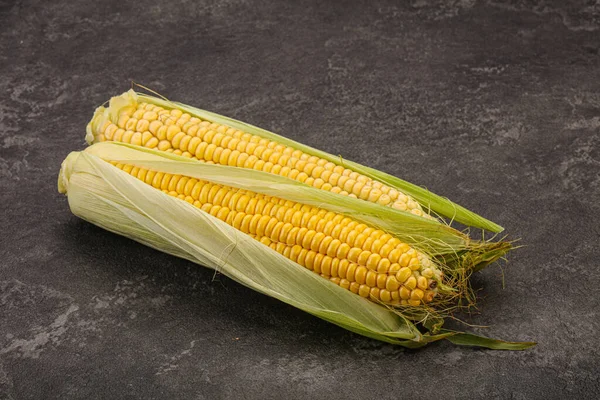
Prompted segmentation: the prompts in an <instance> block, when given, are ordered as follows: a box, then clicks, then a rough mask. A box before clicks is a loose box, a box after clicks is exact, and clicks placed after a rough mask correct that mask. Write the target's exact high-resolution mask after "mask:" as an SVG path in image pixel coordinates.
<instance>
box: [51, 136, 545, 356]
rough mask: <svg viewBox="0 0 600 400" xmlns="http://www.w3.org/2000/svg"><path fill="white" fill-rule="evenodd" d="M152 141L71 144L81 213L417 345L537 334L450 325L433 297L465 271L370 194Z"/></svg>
mask: <svg viewBox="0 0 600 400" xmlns="http://www.w3.org/2000/svg"><path fill="white" fill-rule="evenodd" d="M141 149H142V148H137V149H136V146H127V145H123V144H112V143H101V144H96V145H94V146H91V147H89V148H88V149H87V150H86V151H85V152H83V153H71V154H70V155H69V156H68V157H67V159H66V160H65V161H64V162H63V165H62V168H61V172H60V174H59V191H60V192H62V193H67V194H68V199H69V205H70V206H71V210H72V211H73V213H74V214H76V215H78V216H80V217H81V218H83V219H86V220H88V221H90V222H92V223H94V224H96V225H99V226H102V227H104V228H106V229H109V230H111V231H114V232H117V233H120V234H122V235H126V236H128V237H131V238H133V239H135V240H137V241H140V242H142V243H145V244H147V245H150V246H152V247H155V248H158V249H160V250H163V251H166V252H168V253H171V254H174V255H177V256H179V257H184V258H187V259H190V260H192V261H194V262H197V263H200V264H202V265H205V266H209V267H211V268H214V269H218V270H219V271H221V272H223V273H225V274H226V275H227V276H229V277H231V278H233V279H235V280H237V281H239V282H240V283H242V284H245V285H247V286H249V287H251V288H253V289H255V290H258V291H260V292H262V293H264V294H267V295H270V296H273V297H276V298H278V299H280V300H282V301H285V302H286V303H289V304H291V305H293V306H295V307H298V308H300V309H303V310H305V311H307V312H309V313H311V314H314V315H316V316H318V317H320V318H323V319H325V320H328V321H330V322H333V323H335V324H337V325H340V326H342V327H344V328H346V329H349V330H351V331H354V332H357V333H360V334H362V335H365V336H368V337H372V338H375V339H378V340H382V341H386V342H390V343H395V344H399V345H402V346H406V347H420V346H422V345H425V344H427V343H429V342H432V341H436V340H441V339H447V340H450V341H452V342H453V343H457V344H461V345H472V346H482V347H488V348H493V349H510V350H517V349H519V350H520V349H525V348H528V347H531V346H532V345H533V343H516V342H504V341H500V340H495V339H489V338H484V337H480V336H476V335H472V334H465V333H461V332H456V331H446V330H443V329H441V323H440V321H439V320H438V317H440V316H442V314H436V312H435V309H434V308H431V306H432V305H433V307H435V306H436V302H435V301H434V298H436V297H437V296H436V295H440V294H441V295H444V292H445V291H447V290H448V289H450V290H455V289H453V288H451V287H450V288H449V287H447V286H446V285H444V283H443V282H442V281H447V283H448V284H453V283H456V281H453V280H452V279H448V280H447V277H446V273H449V274H450V275H449V276H448V278H452V277H453V276H455V273H457V271H453V270H452V269H448V267H445V269H444V271H445V272H444V274H442V273H441V271H440V269H439V267H438V265H437V263H436V262H433V261H432V258H431V256H430V255H429V254H427V251H424V250H422V249H418V248H416V247H414V245H413V243H406V242H403V241H402V240H400V239H398V238H397V237H394V236H397V235H395V234H389V233H385V232H384V231H383V230H382V229H381V227H383V226H393V227H394V229H397V230H396V231H395V232H402V230H403V229H402V228H398V226H399V225H398V224H393V225H386V222H385V221H384V220H381V219H379V217H377V218H375V219H369V218H368V217H369V215H370V213H371V212H370V211H369V210H371V209H372V207H371V206H367V205H364V204H362V203H364V202H362V201H358V200H351V199H349V200H343V199H339V198H337V197H335V195H333V194H328V193H326V192H323V191H322V190H318V189H314V188H310V187H306V186H305V185H300V184H298V183H292V182H293V181H290V180H289V179H286V178H277V179H276V178H275V177H272V178H269V179H268V180H267V181H265V177H266V176H269V175H266V174H264V173H262V172H255V171H247V172H244V173H241V172H240V170H237V169H236V168H231V167H227V166H219V165H208V164H206V163H204V164H203V163H197V162H194V161H190V160H186V159H185V158H182V157H178V156H169V155H166V154H165V153H164V152H159V151H153V150H144V151H141ZM183 160H186V161H183ZM298 185H300V186H298ZM274 193H277V194H278V195H277V196H275V195H274ZM279 194H280V195H279ZM333 199H335V201H334V202H331V201H332V200H333ZM359 203H361V204H359ZM316 204H319V205H321V206H320V207H317V206H316ZM377 207H379V208H381V207H382V206H377ZM377 207H375V208H374V209H373V210H374V211H373V212H374V213H375V214H379V213H378V212H377V210H378V208H377ZM336 211H341V212H342V213H343V214H342V213H340V212H336ZM349 215H356V218H354V217H349ZM390 215H396V216H397V218H398V221H403V222H405V223H406V224H407V226H410V225H411V223H415V224H417V226H419V227H420V228H421V229H422V230H423V231H424V235H425V237H427V236H429V235H432V236H435V234H436V233H440V232H439V227H442V225H440V224H439V223H438V222H435V221H430V220H426V219H423V218H419V217H417V216H413V215H411V214H407V213H400V212H396V214H394V213H392V214H390ZM366 220H370V221H373V224H372V225H371V226H369V224H367V223H365V221H366ZM400 226H401V224H400ZM409 232H411V231H410V229H409ZM442 233H443V235H442V236H439V237H440V238H444V239H445V240H446V243H448V244H449V243H453V241H452V240H449V239H450V238H451V237H452V236H456V237H458V238H460V239H461V240H467V239H466V238H464V237H463V236H462V234H461V233H459V232H457V231H453V230H451V229H450V228H445V227H444V229H443V231H442ZM407 237H408V238H409V241H410V239H411V238H413V235H412V234H410V235H409V236H407ZM246 239H247V240H246ZM467 241H468V240H467ZM259 242H260V243H259ZM252 243H256V244H254V245H253V244H252ZM261 243H262V244H261ZM415 243H416V242H415ZM459 248H462V247H461V246H459V247H456V248H455V250H458V249H459ZM496 250H498V249H496V248H494V251H496ZM492 253H493V252H492ZM489 254H491V253H489ZM489 254H488V257H487V260H488V261H489V260H490V256H489ZM302 267H304V268H302ZM462 267H463V268H469V266H468V265H463V266H462ZM472 267H473V266H472V265H471V267H470V268H472ZM458 273H460V272H458ZM323 278H326V279H323ZM439 289H443V291H444V292H442V291H441V290H439ZM367 299H370V300H372V301H368V300H367ZM439 304H445V303H439ZM403 309H406V310H407V312H404V311H402V310H403ZM418 310H423V311H424V312H425V313H423V312H419V311H418ZM432 315H433V317H432V318H433V319H431V318H430V317H431V316H432ZM410 319H417V320H421V322H423V324H424V328H425V329H427V330H428V331H429V332H427V333H424V334H423V333H421V332H420V331H419V330H418V329H417V328H416V326H415V325H414V324H413V323H412V322H410ZM427 321H431V322H427Z"/></svg>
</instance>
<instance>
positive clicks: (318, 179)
mask: <svg viewBox="0 0 600 400" xmlns="http://www.w3.org/2000/svg"><path fill="white" fill-rule="evenodd" d="M171 107H172V108H166V107H161V106H159V105H156V104H153V103H150V102H145V101H140V100H138V96H137V95H136V93H135V92H133V91H130V92H127V93H125V94H123V95H121V96H118V97H115V98H113V99H111V103H110V106H109V109H108V110H107V109H105V108H104V107H100V108H98V110H96V113H95V115H94V118H93V120H92V122H91V123H90V125H89V126H88V136H87V140H88V142H89V143H90V144H92V143H96V142H103V141H116V142H123V143H130V144H133V145H137V146H144V147H148V148H150V149H157V150H160V151H166V152H170V153H173V154H177V155H182V156H184V157H188V158H194V159H197V160H200V161H203V162H208V163H216V164H221V165H229V166H234V167H241V168H251V169H255V170H258V171H264V172H269V173H272V174H277V175H281V176H284V177H288V178H290V179H294V180H297V181H299V182H303V183H305V184H308V185H311V186H314V187H316V188H318V189H323V190H329V191H331V192H334V193H339V194H342V195H347V196H350V197H355V198H360V199H362V200H365V201H370V202H374V203H377V204H381V205H385V206H390V207H393V208H395V209H398V210H404V211H410V212H412V213H413V214H416V215H419V216H426V217H429V215H428V214H426V213H424V211H423V208H422V207H421V205H420V204H419V203H418V202H416V201H415V200H414V199H413V198H411V197H410V196H407V195H406V194H404V193H402V192H401V191H398V190H396V189H394V188H392V187H390V186H388V185H385V184H383V183H381V182H379V181H377V180H373V179H371V178H370V177H368V176H365V175H363V174H360V173H358V172H356V171H353V170H352V169H351V168H348V167H344V166H343V165H340V164H339V163H334V162H331V161H328V160H326V159H323V158H321V157H318V156H314V155H310V154H308V153H306V152H304V151H302V150H300V149H298V148H295V147H292V146H287V145H284V144H282V143H280V142H278V141H275V140H270V139H267V138H265V137H262V136H259V135H256V134H251V133H247V132H244V131H242V130H239V129H235V128H232V127H230V126H227V125H224V124H220V123H217V122H211V121H209V120H206V119H204V120H203V119H200V118H198V117H196V116H192V115H191V114H190V113H188V112H184V111H182V110H181V109H179V108H177V107H176V106H175V105H171Z"/></svg>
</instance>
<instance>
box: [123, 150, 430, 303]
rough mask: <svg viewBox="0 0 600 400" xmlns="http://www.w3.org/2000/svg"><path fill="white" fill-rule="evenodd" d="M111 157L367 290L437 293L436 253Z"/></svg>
mask: <svg viewBox="0 0 600 400" xmlns="http://www.w3.org/2000/svg"><path fill="white" fill-rule="evenodd" d="M111 164H113V165H114V166H116V167H117V168H119V169H121V170H123V171H125V172H127V173H128V174H130V175H131V176H134V177H136V178H137V179H139V180H141V181H143V182H145V183H146V184H149V185H151V186H152V187H154V188H155V189H159V190H162V191H163V192H164V193H166V194H168V195H170V196H173V197H177V198H179V199H181V200H184V201H187V202H188V203H190V204H193V205H194V206H196V207H198V208H200V209H202V210H203V211H205V212H207V213H209V214H210V215H212V216H214V217H216V218H218V219H220V220H221V221H224V222H226V223H227V224H228V225H230V226H233V227H234V228H236V229H238V230H240V231H241V232H243V233H245V234H249V235H250V236H251V237H253V238H255V239H256V240H258V241H260V242H261V243H263V244H265V245H266V246H269V247H271V248H272V249H273V250H275V251H277V252H278V253H280V254H282V255H284V256H285V257H286V258H288V259H290V260H292V261H294V262H296V263H298V264H300V265H301V266H303V267H306V268H308V269H309V270H311V271H313V272H315V273H317V274H319V275H321V276H322V277H323V278H326V279H329V280H330V281H331V282H333V283H335V284H336V285H339V286H340V287H342V288H344V289H348V290H350V291H352V292H353V293H356V294H359V295H360V296H362V297H366V298H370V299H372V300H374V301H381V302H383V303H387V304H392V305H411V306H418V305H420V304H422V303H428V302H431V301H432V300H433V298H434V297H435V295H436V294H437V287H438V284H439V283H440V282H441V277H442V273H441V271H440V270H439V269H438V268H437V267H435V265H434V264H433V263H432V262H431V260H430V259H429V257H427V256H426V255H425V254H423V253H421V252H419V251H417V250H416V249H414V248H412V247H411V246H409V245H408V244H406V243H402V242H401V241H400V240H399V239H397V238H394V237H393V236H392V235H389V234H386V233H385V232H383V231H382V230H379V229H375V228H373V227H369V226H367V225H365V224H361V223H359V222H357V221H355V220H353V219H352V218H348V217H345V216H344V215H341V214H337V213H334V212H328V211H327V210H324V209H319V208H317V207H310V206H306V205H303V204H300V203H295V202H291V201H286V200H284V199H280V198H276V197H271V196H263V195H260V194H258V193H254V192H251V191H245V190H238V189H235V188H232V187H229V186H223V185H217V184H211V183H210V182H206V181H201V180H197V179H194V178H191V177H187V176H181V175H173V174H168V173H163V172H160V171H156V170H151V169H146V168H139V167H135V166H134V165H131V164H122V163H118V162H116V161H111Z"/></svg>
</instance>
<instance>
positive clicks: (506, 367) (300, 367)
mask: <svg viewBox="0 0 600 400" xmlns="http://www.w3.org/2000/svg"><path fill="white" fill-rule="evenodd" d="M126 3H129V2H126V1H114V0H111V1H94V2H85V3H84V2H75V1H73V2H67V1H52V2H44V1H34V0H24V1H19V2H14V1H0V69H1V76H0V93H1V96H0V204H1V208H2V211H1V214H0V226H1V228H2V229H1V232H2V234H1V238H0V255H1V258H0V260H1V261H0V263H1V265H0V398H2V397H3V398H9V399H42V398H47V399H50V398H68V399H101V398H112V399H121V398H122V399H159V398H193V399H213V398H231V397H236V398H248V399H253V398H273V399H275V398H356V399H369V398H380V399H387V398H405V397H409V398H411V397H412V398H440V397H441V398H480V397H484V396H485V397H487V398H517V399H524V398H533V399H541V398H562V399H564V398H598V396H600V380H599V376H598V373H597V371H595V370H594V369H595V368H597V366H598V365H597V364H598V363H599V361H600V357H599V354H600V351H599V345H600V340H599V339H598V328H599V325H598V316H599V315H598V309H599V307H598V306H599V298H600V289H599V287H600V274H599V273H598V256H599V255H600V254H599V251H598V244H599V243H598V242H599V235H600V229H599V224H598V220H597V215H598V213H599V212H600V207H599V206H598V201H599V200H600V149H599V146H600V135H599V133H600V68H599V67H600V63H599V61H600V55H599V53H600V5H599V3H598V2H597V1H596V2H594V1H571V2H568V4H566V3H567V2H564V1H560V0H554V1H541V0H540V1H488V2H483V1H475V0H456V1H433V0H429V1H428V0H415V1H411V2H399V1H398V2H394V1H387V2H386V1H374V2H367V1H365V2H358V1H352V2H350V1H348V2H341V1H340V2H319V1H312V2H304V1H298V2H292V1H289V2H278V1H237V0H228V1H210V2H208V1H202V2H197V1H191V0H190V1H187V2H178V1H171V2H164V3H161V2H158V1H148V2H138V1H136V2H131V3H130V4H126ZM142 3H143V4H142ZM132 80H135V81H138V82H140V83H143V84H145V85H147V86H149V87H152V88H154V89H155V90H158V91H160V92H161V93H163V94H164V95H166V96H167V97H169V98H171V99H175V100H180V101H183V102H186V103H190V104H193V105H196V106H199V107H202V108H207V109H210V110H213V111H217V112H219V113H221V114H225V115H229V116H233V117H236V118H238V119H241V120H245V121H248V122H251V123H253V124H256V125H259V126H262V127H265V128H267V129H271V130H274V131H276V132H280V133H283V134H285V135H287V136H289V137H291V138H293V139H296V140H299V141H302V142H304V143H307V144H309V145H312V146H316V147H319V148H322V149H323V150H326V151H328V152H331V153H339V154H342V155H343V156H345V157H346V158H349V159H352V160H355V161H358V162H361V163H365V164H367V165H370V166H373V167H376V168H379V169H382V170H385V171H388V172H390V173H392V174H395V175H398V176H400V177H403V178H405V179H407V180H410V181H412V182H416V183H419V184H421V185H423V186H426V187H428V188H429V189H431V190H433V191H435V192H437V193H439V194H442V195H445V196H448V197H449V198H451V199H453V200H455V201H457V202H458V203H461V204H463V205H465V206H467V207H469V208H471V209H473V210H475V211H477V212H480V213H481V214H483V215H484V216H487V217H489V218H491V219H492V220H494V221H496V222H499V223H500V224H502V225H503V226H505V227H506V233H507V234H509V235H510V237H511V238H521V239H522V241H521V243H522V244H523V245H525V246H526V247H524V248H522V249H520V250H518V251H515V252H514V253H512V254H511V255H510V257H509V263H508V264H506V265H504V266H503V267H502V268H501V266H493V267H491V268H489V270H486V271H484V272H483V273H481V274H478V275H477V276H476V277H475V284H476V286H477V287H480V288H482V291H481V292H480V293H481V295H482V296H483V298H482V300H481V302H480V312H481V314H479V315H475V316H473V317H472V318H471V319H468V320H467V321H468V322H469V323H472V324H476V325H487V326H489V328H488V329H474V330H476V331H478V332H480V333H483V334H486V335H490V336H495V337H500V338H505V339H508V340H535V341H537V342H539V345H538V346H537V347H536V348H534V349H532V350H529V351H525V352H494V351H484V350H475V349H471V348H462V347H456V346H453V345H451V344H448V343H439V344H434V345H431V346H429V347H427V348H425V349H422V350H420V351H407V350H404V349H402V348H398V347H394V346H391V345H387V344H382V343H379V342H376V341H373V340H370V339H366V338H363V337H360V336H357V335H354V334H351V333H348V332H345V331H343V330H341V329H339V328H337V327H335V326H332V325H329V324H327V323H325V322H323V321H321V320H318V319H316V318H313V317H311V316H309V315H307V314H304V313H302V312H299V311H297V310H295V309H292V308H291V307H288V306H286V305H284V304H281V303H279V302H277V301H275V300H273V299H270V298H266V297H264V296H262V295H258V294H256V293H254V292H252V291H250V290H248V289H246V288H244V287H241V286H239V285H237V284H235V283H233V282H231V281H229V280H228V279H226V278H224V277H221V276H216V277H215V276H214V275H213V272H212V271H210V270H207V269H204V268H201V267H198V266H196V265H193V264H191V263H189V262H185V261H181V260H178V259H175V258H173V257H169V256H166V255H163V254H160V253H158V252H156V251H153V250H150V249H148V248H145V247H143V246H141V245H138V244H136V243H134V242H132V241H129V240H126V239H123V238H121V237H117V236H115V235H113V234H110V233H107V232H104V231H102V230H101V229H98V228H95V227H93V226H91V225H89V224H87V223H85V222H83V221H80V220H78V219H77V218H76V217H74V216H73V215H71V214H70V212H69V209H68V205H67V201H66V199H65V198H64V197H62V196H61V195H59V194H58V193H57V191H56V178H57V173H58V170H59V166H60V162H61V161H62V160H63V158H64V157H65V156H66V155H67V154H68V153H69V152H70V151H73V150H79V149H82V148H83V147H84V141H83V137H84V128H85V125H86V123H87V122H88V120H89V119H90V117H91V115H92V112H93V110H94V108H95V107H96V106H98V105H100V104H102V103H103V102H104V101H106V100H107V99H108V98H109V97H110V96H111V95H114V94H118V93H120V92H122V91H125V90H127V89H129V86H130V82H131V81H132ZM502 274H504V284H505V287H504V288H503V284H502V283H503V278H502Z"/></svg>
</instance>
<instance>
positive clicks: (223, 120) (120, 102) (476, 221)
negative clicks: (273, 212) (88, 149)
mask: <svg viewBox="0 0 600 400" xmlns="http://www.w3.org/2000/svg"><path fill="white" fill-rule="evenodd" d="M138 101H139V102H146V103H151V104H154V105H158V106H160V107H163V108H166V109H173V108H178V109H180V110H182V111H184V112H187V113H189V114H191V115H193V116H196V117H198V118H201V119H203V120H207V121H210V122H216V123H219V124H223V125H227V126H230V127H232V128H235V129H239V130H242V131H244V132H247V133H250V134H254V135H259V136H261V137H264V138H267V139H269V140H274V141H277V142H279V143H282V144H284V145H287V146H290V147H294V148H296V149H299V150H302V151H303V152H305V153H307V154H310V155H314V156H318V157H321V158H324V159H326V160H328V161H331V162H334V163H338V164H341V165H343V166H344V167H347V168H350V169H352V170H354V171H356V172H359V173H361V174H363V175H366V176H368V177H370V178H372V179H376V180H378V181H380V182H383V183H385V184H386V185H388V186H390V187H393V188H395V189H397V190H399V191H401V192H403V193H405V194H407V195H409V196H411V197H413V198H414V199H415V200H416V201H418V202H419V203H420V204H421V205H422V206H423V207H424V208H426V209H429V210H431V211H432V212H433V213H435V214H438V215H441V216H444V217H447V218H450V219H451V220H453V221H456V222H459V223H462V224H464V225H467V226H473V227H477V228H481V229H485V230H488V231H491V232H501V231H502V230H503V228H502V227H501V226H500V225H498V224H496V223H494V222H492V221H489V220H487V219H485V218H483V217H482V216H480V215H477V214H476V213H474V212H472V211H470V210H467V209H466V208H464V207H462V206H460V205H458V204H456V203H454V202H452V201H450V200H448V199H447V198H444V197H442V196H439V195H436V194H435V193H432V192H430V191H429V190H427V189H424V188H422V187H420V186H417V185H414V184H412V183H410V182H407V181H404V180H402V179H399V178H397V177H394V176H392V175H389V174H387V173H385V172H381V171H378V170H376V169H373V168H370V167H366V166H364V165H361V164H358V163H355V162H352V161H349V160H346V159H343V158H342V157H341V156H335V155H333V154H329V153H326V152H324V151H321V150H318V149H315V148H312V147H310V146H307V145H304V144H302V143H299V142H296V141H293V140H291V139H288V138H286V137H284V136H280V135H277V134H275V133H273V132H269V131H267V130H265V129H262V128H258V127H256V126H253V125H250V124H247V123H245V122H241V121H237V120H235V119H232V118H228V117H224V116H222V115H219V114H216V113H213V112H210V111H206V110H202V109H199V108H196V107H192V106H188V105H186V104H182V103H178V102H173V101H169V100H166V99H161V98H158V97H154V96H150V95H147V94H143V93H136V92H134V91H133V90H130V91H129V92H126V93H124V94H123V95H121V96H118V97H113V98H112V99H111V102H110V106H109V108H108V109H105V108H104V107H99V108H98V110H97V111H96V114H95V116H94V120H96V121H97V122H96V123H99V122H100V121H102V120H104V118H110V119H111V120H112V121H113V122H114V121H116V120H117V119H118V115H119V112H120V111H121V110H122V109H123V108H126V107H131V106H132V104H135V103H137V102H138ZM94 120H92V121H91V122H90V125H88V134H87V135H86V140H87V141H88V143H89V144H92V143H93V141H94V136H93V134H92V130H91V126H92V125H91V124H93V123H95V121H94Z"/></svg>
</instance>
